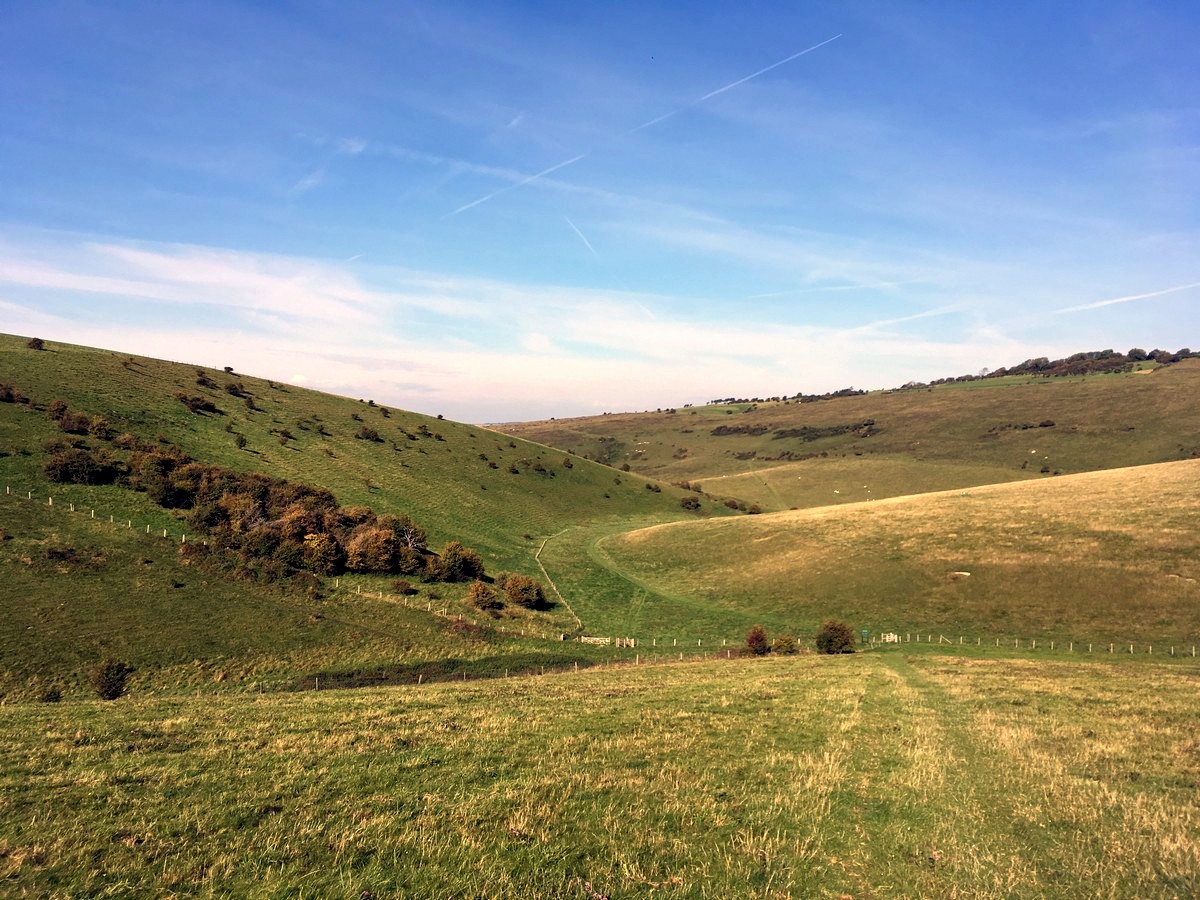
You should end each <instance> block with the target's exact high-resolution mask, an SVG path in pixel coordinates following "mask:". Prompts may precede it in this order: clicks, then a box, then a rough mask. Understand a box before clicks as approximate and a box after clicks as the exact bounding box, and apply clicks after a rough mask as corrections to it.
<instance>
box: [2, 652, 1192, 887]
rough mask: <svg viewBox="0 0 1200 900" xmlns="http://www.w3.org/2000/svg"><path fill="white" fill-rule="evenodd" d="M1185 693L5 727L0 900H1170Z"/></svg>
mask: <svg viewBox="0 0 1200 900" xmlns="http://www.w3.org/2000/svg"><path fill="white" fill-rule="evenodd" d="M1198 683H1200V669H1198V668H1197V667H1196V666H1195V665H1191V664H1188V663H1182V662H1175V663H1174V664H1168V663H1150V662H1140V663H1137V664H1130V663H1126V664H1125V665H1118V664H1115V663H1099V664H1097V663H1091V664H1088V663H1077V662H1075V663H1073V662H1065V661H1049V660H1041V661H1033V660H1007V659H1006V660H980V659H964V658H956V657H947V656H938V655H923V656H922V655H917V656H914V655H908V654H905V653H904V652H902V651H900V650H892V651H886V652H878V651H875V652H870V653H865V654H858V655H854V656H847V657H815V656H794V657H782V658H778V659H768V660H763V661H736V660H735V661H732V662H728V663H725V662H722V663H710V664H708V665H704V664H682V665H680V664H675V665H661V664H660V665H655V666H641V667H637V668H635V667H622V668H616V669H609V670H604V671H589V672H581V673H579V674H577V675H562V676H554V677H546V678H520V679H517V678H513V679H508V680H499V681H492V682H475V683H471V684H468V685H434V686H425V687H423V688H388V689H368V690H359V691H354V692H345V691H329V692H324V691H323V692H320V693H311V692H310V693H306V694H303V695H296V694H268V695H262V696H255V697H245V696H238V695H233V694H225V695H216V696H209V697H204V698H200V699H198V698H195V697H190V696H181V695H177V696H167V697H150V698H142V699H133V698H129V699H125V700H121V701H118V702H115V703H108V704H105V703H101V702H98V701H96V702H90V701H89V702H78V703H69V704H68V703H63V704H57V705H49V704H42V705H30V704H21V705H8V706H2V707H0V735H2V738H3V739H2V740H0V786H2V790H0V878H2V879H3V881H2V882H0V884H3V890H4V892H5V893H6V894H7V895H9V896H23V895H28V896H35V895H36V896H41V897H53V896H84V895H86V896H97V897H99V896H131V895H147V894H154V895H157V896H163V895H179V894H203V895H214V896H247V897H270V896H278V897H283V896H288V897H302V896H309V897H347V898H351V897H353V898H361V897H405V896H407V897H414V896H421V897H430V898H437V897H462V896H480V897H482V896H487V897H514V898H518V897H519V898H534V897H580V898H593V900H594V898H595V897H598V896H604V897H613V898H616V897H733V896H738V897H793V896H814V897H820V896H828V897H846V896H851V897H891V896H910V897H918V896H920V897H954V896H972V897H1029V898H1035V897H1037V898H1041V897H1096V896H1104V897H1183V896H1194V895H1195V894H1196V893H1197V891H1200V881H1198V880H1197V879H1198V878H1200V874H1198V873H1200V806H1198V800H1197V798H1198V797H1200V791H1197V786H1198V784H1197V779H1198V778H1200V742H1198V740H1197V736H1196V731H1195V696H1196V689H1197V685H1198ZM1150 697H1152V698H1153V699H1152V700H1149V699H1148V698H1150Z"/></svg>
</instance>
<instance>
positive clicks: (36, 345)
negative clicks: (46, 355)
mask: <svg viewBox="0 0 1200 900" xmlns="http://www.w3.org/2000/svg"><path fill="white" fill-rule="evenodd" d="M25 346H26V347H28V348H29V349H30V350H45V349H46V342H45V341H43V340H42V339H41V338H39V337H33V338H30V339H29V340H28V341H26V342H25Z"/></svg>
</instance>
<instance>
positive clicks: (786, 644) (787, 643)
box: [771, 634, 800, 656]
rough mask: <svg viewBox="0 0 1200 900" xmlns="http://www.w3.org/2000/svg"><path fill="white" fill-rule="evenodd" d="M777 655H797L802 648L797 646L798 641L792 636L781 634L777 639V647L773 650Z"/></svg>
mask: <svg viewBox="0 0 1200 900" xmlns="http://www.w3.org/2000/svg"><path fill="white" fill-rule="evenodd" d="M771 649H772V651H774V652H775V653H783V654H785V655H787V656H790V655H792V654H793V653H796V652H797V651H798V650H799V649H800V648H799V647H797V646H796V639H795V638H794V637H792V636H791V635H790V634H781V635H780V636H779V637H777V638H775V646H774V647H772V648H771Z"/></svg>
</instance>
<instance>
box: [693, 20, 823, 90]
mask: <svg viewBox="0 0 1200 900" xmlns="http://www.w3.org/2000/svg"><path fill="white" fill-rule="evenodd" d="M840 37H841V35H840V34H835V35H834V36H833V37H831V38H826V39H825V40H823V41H821V43H819V44H813V45H812V46H811V47H809V48H808V49H806V50H801V51H800V52H799V53H793V54H792V55H791V56H789V57H786V58H785V59H781V60H780V61H779V62H777V63H771V65H769V66H767V67H766V68H765V69H759V70H758V71H757V72H755V73H754V74H752V75H747V76H746V77H745V78H739V79H738V80H737V81H731V82H730V83H729V84H727V85H725V87H719V88H717V89H716V90H715V91H709V92H708V93H707V94H705V95H704V96H703V97H701V98H700V99H699V100H696V101H695V102H696V103H703V102H704V101H705V100H708V99H709V98H710V97H715V96H717V94H723V93H725V92H726V91H728V90H730V89H731V88H735V87H737V86H738V85H739V84H745V83H746V82H747V81H750V80H751V79H754V78H757V77H758V76H759V75H765V74H766V73H767V72H770V71H771V70H772V69H778V68H779V67H780V66H782V65H786V64H787V63H790V62H791V61H792V60H793V59H799V58H800V57H801V56H803V55H804V54H806V53H812V52H813V51H814V50H819V49H820V48H821V47H824V46H825V45H826V44H832V43H833V42H834V41H836V40H837V39H838V38H840Z"/></svg>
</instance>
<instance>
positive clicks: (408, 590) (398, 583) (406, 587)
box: [392, 578, 417, 597]
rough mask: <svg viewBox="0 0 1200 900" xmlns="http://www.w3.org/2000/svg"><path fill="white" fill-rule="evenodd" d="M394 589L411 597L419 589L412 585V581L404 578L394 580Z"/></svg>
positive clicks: (404, 595)
mask: <svg viewBox="0 0 1200 900" xmlns="http://www.w3.org/2000/svg"><path fill="white" fill-rule="evenodd" d="M392 590H393V591H395V592H396V593H397V594H400V595H401V596H402V597H411V596H412V595H413V594H415V593H416V592H417V589H416V588H415V587H413V586H412V582H409V581H405V580H404V579H403V578H397V579H396V580H395V581H393V582H392Z"/></svg>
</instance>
